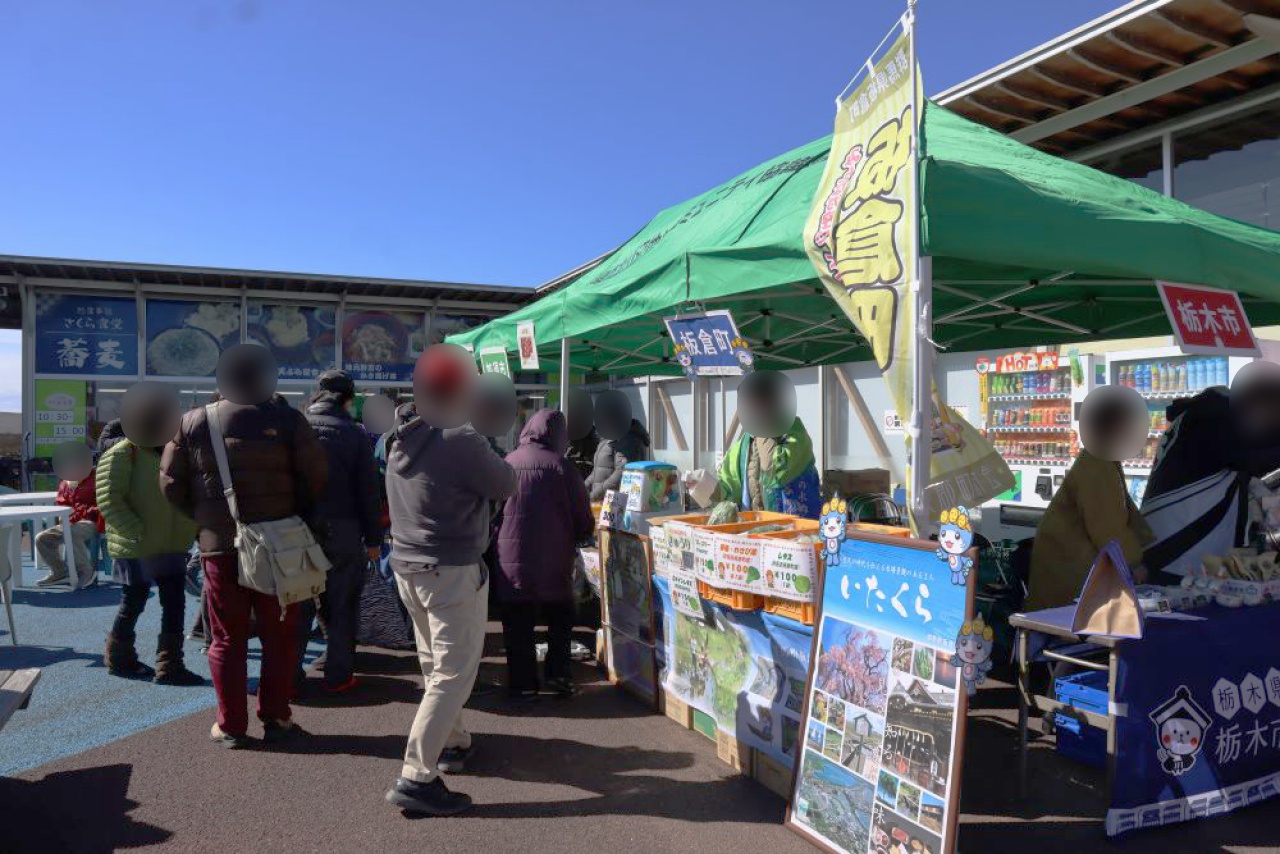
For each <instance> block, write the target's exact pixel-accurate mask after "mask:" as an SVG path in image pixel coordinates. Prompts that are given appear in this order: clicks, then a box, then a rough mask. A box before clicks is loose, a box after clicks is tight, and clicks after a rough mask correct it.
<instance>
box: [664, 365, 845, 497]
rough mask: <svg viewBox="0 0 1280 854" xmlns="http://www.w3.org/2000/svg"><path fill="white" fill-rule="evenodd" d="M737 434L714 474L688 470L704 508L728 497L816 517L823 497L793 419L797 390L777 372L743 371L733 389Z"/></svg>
mask: <svg viewBox="0 0 1280 854" xmlns="http://www.w3.org/2000/svg"><path fill="white" fill-rule="evenodd" d="M738 423H739V424H740V425H741V426H742V434H741V435H740V436H739V437H738V438H737V439H736V440H735V441H734V443H733V444H732V445H731V446H730V447H729V451H728V453H726V454H725V455H724V461H723V462H722V463H721V464H720V470H719V472H718V473H717V475H716V476H712V475H711V474H710V473H708V472H705V471H701V470H699V471H695V472H690V473H688V474H687V475H686V476H685V485H686V487H687V488H688V490H689V493H690V495H692V496H693V498H694V500H695V501H697V502H698V503H699V504H700V505H702V506H703V507H707V506H710V505H711V504H714V503H719V502H722V501H733V502H735V503H737V505H738V507H739V509H741V510H769V511H773V512H776V513H788V514H791V515H794V516H799V517H801V518H806V519H816V518H818V514H819V512H820V510H821V505H822V496H821V489H820V486H819V481H818V468H817V465H816V464H815V461H814V456H813V440H812V439H810V438H809V433H808V431H807V430H805V428H804V422H802V421H801V420H800V419H799V418H797V417H796V389H795V386H794V385H793V384H792V383H791V380H790V378H788V377H787V376H786V375H785V374H781V373H778V372H777V371H757V372H755V373H752V374H748V375H747V378H746V379H744V380H743V381H742V384H741V385H740V386H739V387H738Z"/></svg>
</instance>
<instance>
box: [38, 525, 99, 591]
mask: <svg viewBox="0 0 1280 854" xmlns="http://www.w3.org/2000/svg"><path fill="white" fill-rule="evenodd" d="M96 533H98V526H97V524H95V523H93V522H86V521H80V522H72V523H71V546H72V548H73V549H75V561H76V567H77V568H78V569H79V572H80V576H81V577H84V576H86V575H88V574H89V570H90V569H91V568H96V567H94V566H93V558H92V557H91V556H90V555H89V540H91V539H93V536H94V534H96ZM36 551H38V552H39V553H40V557H41V559H42V560H44V563H45V566H47V567H49V572H51V573H52V574H53V577H54V578H62V577H63V576H65V575H66V574H67V563H66V561H65V560H64V559H63V555H62V526H61V525H54V526H53V527H52V528H46V529H44V530H43V531H41V532H40V533H38V534H36Z"/></svg>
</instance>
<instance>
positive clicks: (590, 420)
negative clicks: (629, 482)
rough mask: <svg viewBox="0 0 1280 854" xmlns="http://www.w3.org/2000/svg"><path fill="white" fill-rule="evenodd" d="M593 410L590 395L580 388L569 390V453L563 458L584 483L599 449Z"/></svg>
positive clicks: (589, 474) (593, 465)
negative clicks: (570, 464)
mask: <svg viewBox="0 0 1280 854" xmlns="http://www.w3.org/2000/svg"><path fill="white" fill-rule="evenodd" d="M593 410H594V405H593V403H592V401H591V395H589V394H587V393H586V392H585V391H583V390H582V389H580V388H571V389H569V422H568V425H569V426H568V429H569V451H568V453H567V454H565V456H567V457H568V458H569V462H571V463H573V466H574V468H576V469H577V470H578V474H579V475H581V476H582V479H583V480H584V481H585V480H586V479H587V478H588V477H590V476H591V471H592V469H594V468H595V459H596V450H597V449H598V448H599V447H600V434H599V433H597V432H596V426H595V412H594V411H593ZM619 482H621V481H619Z"/></svg>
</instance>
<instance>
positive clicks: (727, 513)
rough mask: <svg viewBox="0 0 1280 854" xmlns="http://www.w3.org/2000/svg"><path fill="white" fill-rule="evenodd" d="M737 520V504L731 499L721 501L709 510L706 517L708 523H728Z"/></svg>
mask: <svg viewBox="0 0 1280 854" xmlns="http://www.w3.org/2000/svg"><path fill="white" fill-rule="evenodd" d="M737 521H738V505H737V504H735V503H733V502H732V501H721V502H720V503H719V504H717V505H716V506H715V508H714V509H713V510H712V511H711V516H710V517H708V519H707V524H708V525H729V524H732V523H734V522H737Z"/></svg>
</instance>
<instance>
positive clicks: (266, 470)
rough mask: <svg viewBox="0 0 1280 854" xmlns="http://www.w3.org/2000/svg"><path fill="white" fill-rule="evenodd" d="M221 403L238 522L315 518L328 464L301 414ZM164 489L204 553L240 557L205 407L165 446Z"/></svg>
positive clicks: (263, 406) (186, 417)
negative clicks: (188, 521) (197, 529)
mask: <svg viewBox="0 0 1280 854" xmlns="http://www.w3.org/2000/svg"><path fill="white" fill-rule="evenodd" d="M218 406H219V407H220V411H221V419H222V420H221V426H222V433H223V436H224V437H225V439H226V445H227V463H228V465H229V466H230V469H231V480H232V482H233V485H234V486H235V490H236V501H237V504H238V506H239V508H240V516H241V521H243V522H268V521H271V520H274V519H285V518H288V517H289V516H299V515H303V516H311V515H312V510H313V508H314V505H315V503H316V502H317V501H318V500H319V497H320V496H322V495H323V494H324V488H325V481H326V475H327V472H328V461H327V460H326V458H325V453H324V449H323V448H321V447H320V443H319V442H317V441H316V437H315V433H313V432H312V431H311V427H310V426H309V425H308V424H307V420H306V419H305V418H303V417H302V413H301V412H298V411H297V410H295V409H291V408H290V407H288V406H287V405H281V404H279V403H277V402H275V401H269V402H267V403H263V404H259V405H258V406H246V405H241V404H235V403H231V402H230V401H222V402H221V403H219V404H218ZM160 488H161V490H162V491H163V492H164V497H165V498H166V499H168V501H169V503H170V504H172V505H174V506H175V507H177V508H178V510H180V511H182V513H183V515H185V516H188V517H190V518H192V519H194V520H195V522H196V524H197V525H199V527H200V534H199V537H198V539H199V542H200V553H201V554H202V555H204V556H205V557H214V556H219V555H230V554H235V536H236V526H235V523H234V522H233V521H232V519H231V511H230V510H229V509H228V508H227V499H226V496H224V495H223V492H222V478H221V477H219V475H218V461H217V458H216V457H214V455H213V444H212V442H211V436H210V433H209V422H208V419H207V418H206V416H205V409H204V407H203V406H201V407H199V408H197V409H193V410H191V411H190V412H188V413H187V414H186V415H184V416H183V417H182V426H181V427H179V428H178V435H177V436H176V437H174V440H173V441H172V442H170V443H169V444H168V445H167V446H166V447H165V449H164V454H163V455H162V456H161V458H160Z"/></svg>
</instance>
